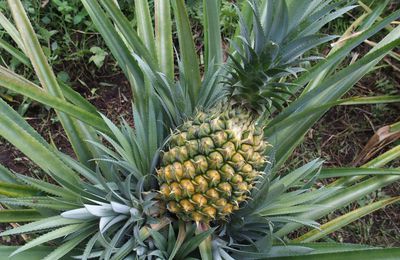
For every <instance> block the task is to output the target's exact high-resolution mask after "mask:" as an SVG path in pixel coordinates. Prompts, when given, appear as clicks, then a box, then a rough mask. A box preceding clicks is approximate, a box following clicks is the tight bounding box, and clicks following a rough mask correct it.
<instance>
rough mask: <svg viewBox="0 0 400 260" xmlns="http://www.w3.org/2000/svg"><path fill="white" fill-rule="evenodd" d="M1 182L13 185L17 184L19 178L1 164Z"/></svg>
mask: <svg viewBox="0 0 400 260" xmlns="http://www.w3.org/2000/svg"><path fill="white" fill-rule="evenodd" d="M0 181H1V182H6V183H11V184H17V183H18V182H17V178H16V177H15V174H14V173H13V172H11V171H10V170H9V169H7V168H6V167H4V166H3V165H2V164H0Z"/></svg>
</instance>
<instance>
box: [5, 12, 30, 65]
mask: <svg viewBox="0 0 400 260" xmlns="http://www.w3.org/2000/svg"><path fill="white" fill-rule="evenodd" d="M0 25H1V26H2V27H3V28H4V30H6V32H7V33H8V35H10V37H11V38H12V39H13V41H14V42H15V43H16V44H17V45H18V47H19V49H20V50H22V51H24V50H25V46H24V43H23V42H22V38H21V35H20V34H19V32H18V30H17V28H15V26H14V25H13V24H12V23H11V22H10V21H9V20H8V19H7V18H6V17H5V16H4V14H3V13H2V12H0ZM29 64H30V63H29Z"/></svg>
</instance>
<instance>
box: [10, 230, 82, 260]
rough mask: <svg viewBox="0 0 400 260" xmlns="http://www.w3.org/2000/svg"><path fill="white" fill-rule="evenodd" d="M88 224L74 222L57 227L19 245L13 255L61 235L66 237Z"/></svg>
mask: <svg viewBox="0 0 400 260" xmlns="http://www.w3.org/2000/svg"><path fill="white" fill-rule="evenodd" d="M85 225H86V224H73V225H68V226H65V227H61V228H58V229H55V230H53V231H50V232H48V233H46V234H44V235H41V236H39V237H37V238H35V239H33V240H31V241H29V242H28V243H26V244H25V245H23V246H21V247H19V248H18V249H17V250H16V251H15V252H13V253H12V255H16V254H18V253H21V252H23V251H25V250H28V249H30V248H34V247H36V246H39V245H41V244H44V243H46V242H49V241H52V240H55V239H57V238H60V237H65V236H67V235H69V234H71V233H74V232H77V231H79V230H80V229H82V228H83V227H85Z"/></svg>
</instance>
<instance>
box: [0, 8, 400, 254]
mask: <svg viewBox="0 0 400 260" xmlns="http://www.w3.org/2000/svg"><path fill="white" fill-rule="evenodd" d="M82 3H83V5H84V7H85V8H86V10H87V12H88V14H89V15H90V17H91V19H92V20H93V23H94V24H95V25H96V27H97V29H98V31H99V33H101V34H102V35H103V37H104V40H105V42H106V43H107V45H108V47H109V49H110V51H111V52H112V53H113V55H114V57H115V59H116V60H117V62H118V64H119V66H120V67H121V69H122V70H123V72H124V73H125V75H126V77H127V79H128V80H129V82H130V85H131V88H132V94H133V116H134V125H135V126H134V128H132V127H130V125H129V124H128V123H127V122H126V121H124V120H123V119H122V120H121V124H120V125H119V126H117V125H115V124H113V123H112V122H111V120H109V119H108V118H107V117H105V116H104V115H102V114H100V113H99V112H98V111H97V109H96V108H95V107H94V106H93V105H92V104H90V103H89V102H88V101H87V100H85V99H84V98H82V97H81V96H80V95H79V93H77V92H75V91H74V90H73V89H72V88H70V87H69V86H68V85H65V84H63V83H60V82H58V81H57V78H56V77H55V75H54V73H53V71H52V70H51V68H50V67H49V65H48V63H47V61H46V58H45V56H44V54H43V51H42V49H41V47H40V44H39V41H38V39H37V37H36V35H35V33H34V31H33V29H32V26H31V24H30V22H29V19H28V17H27V15H26V13H25V10H24V8H23V5H22V4H21V2H20V0H9V1H8V6H9V8H10V11H11V13H12V15H13V22H14V23H13V22H12V21H11V20H9V19H7V18H6V17H5V16H4V15H1V16H0V24H1V25H2V27H3V28H5V30H6V31H7V33H8V34H10V36H11V38H12V39H13V40H14V41H15V43H16V45H15V46H16V47H13V46H14V45H7V48H6V51H9V52H10V53H12V54H13V55H15V54H17V56H18V57H23V58H24V59H25V60H29V61H30V63H29V64H30V67H31V68H32V69H34V70H35V72H36V75H37V78H38V80H39V83H38V84H37V83H34V82H31V81H29V80H27V79H25V78H23V77H22V76H20V75H17V74H16V73H14V72H13V71H11V70H9V69H8V68H6V67H0V86H1V87H4V88H7V89H9V90H12V91H14V92H16V93H19V94H22V95H24V96H26V97H29V98H31V99H33V100H36V101H38V102H41V103H43V104H45V105H48V106H50V107H52V108H53V109H55V111H56V112H57V116H58V118H59V120H60V122H61V124H62V126H63V128H64V130H65V132H66V135H67V137H68V139H69V141H70V142H71V146H72V147H73V149H74V153H75V155H76V158H77V159H73V158H72V157H70V156H69V155H66V154H63V153H61V152H60V151H58V150H57V149H56V148H55V147H53V146H52V145H51V144H49V143H48V142H46V140H44V139H43V138H42V137H41V136H40V135H39V134H38V133H37V132H36V131H35V130H34V129H33V128H32V127H31V126H30V125H29V124H28V123H27V122H26V121H25V120H24V119H23V118H22V117H21V116H20V115H19V114H18V113H16V112H15V111H14V110H13V109H12V108H11V107H10V106H9V105H8V104H7V103H6V102H4V101H3V100H2V99H0V135H1V136H2V137H3V138H5V139H6V140H8V141H9V142H10V143H12V144H13V145H14V146H16V147H17V148H18V149H19V150H21V151H22V152H23V153H24V154H26V155H27V156H28V157H29V158H30V159H31V160H32V161H33V162H34V163H36V164H37V165H38V166H39V167H40V169H41V170H42V171H43V174H46V175H48V176H49V177H50V179H51V181H50V182H46V181H44V180H42V179H36V178H32V177H28V176H24V175H20V174H18V173H14V172H12V171H10V170H8V169H6V168H5V167H3V166H0V194H1V195H2V196H1V197H0V203H1V204H2V205H3V206H4V208H5V209H4V210H1V211H0V221H1V222H3V223H14V222H17V223H19V225H18V226H16V227H15V228H13V229H10V230H7V231H5V232H2V233H1V234H0V235H3V236H5V235H16V234H28V235H29V237H30V239H29V240H27V241H26V244H24V245H21V246H18V247H0V255H1V256H2V257H3V256H4V257H7V258H8V259H26V258H29V259H52V260H53V259H207V260H208V259H229V260H230V259H288V258H290V259H309V258H310V259H312V258H317V259H324V258H326V259H332V258H340V257H346V258H348V259H360V258H362V257H364V258H365V257H370V258H371V257H372V258H374V259H389V258H393V257H394V258H396V257H397V256H398V255H400V251H399V249H397V248H392V249H379V248H375V247H372V246H364V245H352V244H341V243H331V242H324V240H323V239H324V238H325V237H326V236H327V235H329V234H330V233H332V232H334V231H336V230H338V229H340V228H341V227H343V226H345V225H346V224H348V223H350V222H352V221H354V220H356V219H358V218H360V217H361V216H364V215H365V214H368V213H370V212H373V211H375V210H378V209H380V208H382V207H384V206H386V205H389V204H392V203H396V202H398V201H399V200H400V198H399V197H393V198H386V199H382V200H379V201H376V202H374V203H372V204H369V205H366V206H363V207H361V208H359V209H356V210H354V211H350V212H349V213H346V214H344V215H342V216H340V217H338V218H336V219H333V220H331V221H328V222H327V223H325V224H323V225H320V224H319V223H318V222H317V220H319V219H321V218H323V217H325V216H326V215H328V214H329V213H330V212H332V211H334V210H336V209H340V208H343V207H345V206H346V205H348V204H349V203H351V202H353V201H356V200H358V199H360V198H362V197H363V196H365V195H367V194H369V193H371V192H374V191H376V190H377V189H380V188H382V187H384V186H386V185H389V184H392V183H394V182H396V181H398V180H400V177H399V174H400V171H399V170H398V169H390V168H389V169H387V168H382V167H383V166H384V165H385V164H387V163H389V162H390V161H391V160H394V159H395V158H398V157H399V156H400V153H399V147H395V148H393V149H392V150H389V151H387V152H386V153H384V154H382V155H380V156H378V157H377V158H375V159H373V160H372V161H371V162H369V163H367V164H366V165H363V166H362V167H360V168H330V169H325V168H324V167H323V161H322V160H320V159H316V160H313V161H311V162H309V163H307V164H305V165H303V166H301V167H300V168H298V169H295V170H293V171H290V172H284V173H282V168H283V167H282V166H283V165H284V164H285V163H286V162H287V160H288V158H289V156H290V155H291V153H292V151H293V150H294V149H295V148H296V146H297V145H298V144H299V143H300V142H301V140H302V138H303V137H304V135H305V134H306V133H307V131H308V130H309V129H310V128H311V127H312V126H313V124H314V123H315V122H316V121H317V120H318V119H319V118H321V116H322V115H323V114H324V113H325V112H326V111H327V110H328V109H329V108H331V107H333V106H335V105H337V104H340V103H344V102H346V101H349V100H344V99H341V97H342V96H343V95H344V94H345V93H347V92H348V91H349V90H350V89H351V87H352V86H353V85H354V84H355V83H356V82H357V81H358V80H359V79H360V78H361V77H362V76H363V75H365V74H366V73H368V72H369V71H370V70H371V69H373V67H374V66H375V65H376V64H377V63H378V62H379V60H381V59H382V58H383V57H384V56H385V55H386V54H388V53H389V52H390V51H391V50H392V49H393V48H394V47H396V46H398V44H399V43H400V40H399V36H400V27H396V28H392V27H391V22H392V21H394V20H396V19H397V18H398V17H399V16H400V10H398V11H395V12H393V13H392V14H390V15H389V16H387V17H385V18H383V19H380V20H379V21H378V20H377V17H379V15H380V12H382V10H384V7H385V6H386V5H387V4H388V1H384V3H383V2H382V3H381V6H380V8H378V9H377V10H375V11H374V12H372V13H366V14H365V15H363V16H361V17H360V18H359V19H358V20H357V21H356V22H355V23H354V25H353V26H352V28H350V29H349V31H348V32H346V33H345V34H344V35H343V36H342V37H341V39H340V40H338V43H337V44H336V45H335V47H334V48H333V49H332V50H331V52H330V53H329V55H328V56H327V57H316V56H311V55H310V54H309V53H310V52H309V51H310V50H311V49H313V48H315V47H317V46H319V45H321V44H325V43H327V42H329V41H331V40H333V39H335V38H336V37H335V36H330V35H324V34H321V33H319V30H320V29H321V28H322V27H323V26H324V25H325V24H327V23H328V22H330V21H331V20H333V19H335V18H337V17H339V16H340V15H342V14H344V13H346V12H348V11H349V10H351V9H353V8H356V6H353V5H350V4H349V3H348V1H333V0H306V1H292V0H267V1H258V0H251V1H241V2H240V3H239V2H238V3H237V12H238V16H239V20H240V21H239V24H238V29H237V32H236V33H235V35H234V36H233V38H232V39H229V40H227V41H226V42H229V43H230V47H228V48H222V42H223V41H222V37H221V34H220V30H219V26H220V24H219V4H220V3H219V1H214V0H204V1H203V14H204V21H203V25H204V36H205V37H204V48H202V50H201V51H200V53H198V52H197V51H196V48H195V44H194V41H193V40H192V38H193V37H192V32H191V27H190V22H189V17H188V12H187V8H186V5H185V1H184V0H172V1H169V0H155V1H154V10H150V8H149V4H148V1H146V0H135V8H136V12H137V13H136V15H137V21H138V23H137V27H135V28H133V27H132V26H131V24H130V22H129V20H128V19H127V18H126V17H125V16H124V15H123V13H122V12H121V10H120V9H119V6H118V1H108V0H82ZM152 14H154V17H155V19H154V25H153V23H152V19H151V18H152ZM363 21H364V24H363V26H362V27H357V26H358V25H359V24H360V23H362V22H363ZM173 23H175V27H174V26H173ZM385 27H386V28H388V27H390V28H391V30H390V32H389V33H387V35H386V36H385V37H384V38H383V39H382V40H381V41H380V42H379V43H378V44H377V45H376V46H375V47H374V48H373V49H371V51H370V52H368V53H367V54H366V55H365V56H364V57H362V58H360V59H359V60H356V61H354V62H352V63H351V64H350V65H348V66H343V65H344V64H343V63H344V61H343V60H344V58H345V57H346V56H347V55H348V54H349V53H350V52H351V51H352V50H353V49H354V48H355V47H357V46H358V45H359V44H361V43H362V42H364V41H365V40H366V39H368V38H369V37H371V36H372V35H374V34H376V33H377V32H380V31H382V30H384V28H385ZM173 28H176V35H177V38H178V42H179V45H178V46H177V50H176V52H174V45H173V43H174V40H173V35H174V33H175V31H173ZM352 30H359V31H358V32H357V33H356V34H354V35H352V36H351V37H349V36H348V33H350V32H351V31H352ZM339 47H340V48H339ZM224 52H226V54H227V55H224ZM174 55H176V58H174ZM224 57H225V58H224ZM199 58H201V59H199ZM199 60H201V61H202V62H199ZM175 65H176V66H175ZM362 100H363V99H362V98H361V99H356V102H355V103H360V102H362ZM350 101H354V99H351V100H350ZM368 102H369V101H368ZM396 129H397V128H395V127H393V131H397V130H396ZM327 178H337V180H335V181H334V182H331V183H329V185H326V186H323V185H322V186H321V183H322V182H320V180H322V179H327ZM316 181H319V185H315V182H316ZM298 230H300V232H301V235H298V236H297V237H296V236H295V235H291V236H288V234H291V233H292V232H293V231H298ZM296 234H298V232H297V233H296ZM321 240H322V241H321ZM315 241H321V242H318V243H311V242H315ZM43 245H44V246H43Z"/></svg>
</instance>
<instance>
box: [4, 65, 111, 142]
mask: <svg viewBox="0 0 400 260" xmlns="http://www.w3.org/2000/svg"><path fill="white" fill-rule="evenodd" d="M0 85H1V86H3V87H5V88H7V89H10V90H12V91H15V92H17V93H19V94H22V95H24V96H26V97H29V98H31V99H33V100H36V101H38V102H40V103H43V104H45V105H48V106H50V107H52V108H54V109H55V110H59V111H62V112H64V113H66V114H69V115H70V116H73V117H75V118H76V119H79V120H81V121H82V122H85V123H87V124H88V125H91V126H93V127H95V128H97V129H99V130H100V131H102V132H104V133H110V132H109V129H108V127H107V126H106V125H105V123H104V121H103V119H102V118H101V117H100V116H99V115H97V114H93V113H91V112H88V111H86V110H84V109H82V108H80V107H77V106H75V105H73V104H71V103H69V102H67V101H65V99H62V98H58V97H55V96H53V95H50V94H48V93H46V92H45V91H43V90H40V88H39V87H38V86H36V85H35V84H33V83H31V82H29V81H28V80H26V79H24V78H22V77H20V76H19V75H17V74H15V73H14V72H12V71H9V70H8V69H6V68H3V67H1V66H0ZM82 142H84V140H82ZM85 143H86V142H85Z"/></svg>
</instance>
